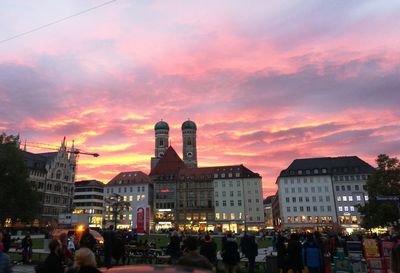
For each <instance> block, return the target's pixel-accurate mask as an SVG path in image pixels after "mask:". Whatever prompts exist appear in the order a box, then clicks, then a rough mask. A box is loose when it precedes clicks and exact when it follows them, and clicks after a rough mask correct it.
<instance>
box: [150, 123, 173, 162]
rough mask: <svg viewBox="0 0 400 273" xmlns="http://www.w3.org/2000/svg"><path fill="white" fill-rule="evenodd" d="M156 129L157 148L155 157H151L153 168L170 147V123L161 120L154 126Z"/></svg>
mask: <svg viewBox="0 0 400 273" xmlns="http://www.w3.org/2000/svg"><path fill="white" fill-rule="evenodd" d="M154 131H155V137H156V141H155V149H154V157H153V158H151V169H153V168H154V167H155V166H156V165H157V163H158V161H159V160H160V159H161V158H162V157H163V156H164V154H165V151H166V150H167V149H168V141H169V126H168V123H166V122H165V121H163V120H161V121H159V122H157V123H156V125H155V126H154Z"/></svg>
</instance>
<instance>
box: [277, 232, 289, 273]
mask: <svg viewBox="0 0 400 273" xmlns="http://www.w3.org/2000/svg"><path fill="white" fill-rule="evenodd" d="M276 251H277V253H278V257H277V258H278V268H279V271H280V270H282V272H283V273H286V272H287V270H288V266H287V262H288V261H287V250H286V246H285V237H283V236H282V235H280V234H278V236H277V238H276Z"/></svg>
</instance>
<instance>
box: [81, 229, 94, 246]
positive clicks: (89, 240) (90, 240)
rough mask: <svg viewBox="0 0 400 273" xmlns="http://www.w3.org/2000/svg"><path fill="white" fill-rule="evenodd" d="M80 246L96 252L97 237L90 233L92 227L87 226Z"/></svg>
mask: <svg viewBox="0 0 400 273" xmlns="http://www.w3.org/2000/svg"><path fill="white" fill-rule="evenodd" d="M79 247H86V248H89V249H90V250H91V251H93V252H94V250H95V248H96V239H95V238H94V237H93V235H92V234H90V229H89V228H86V229H85V231H84V232H83V234H82V237H81V240H80V241H79Z"/></svg>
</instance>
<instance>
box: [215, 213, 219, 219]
mask: <svg viewBox="0 0 400 273" xmlns="http://www.w3.org/2000/svg"><path fill="white" fill-rule="evenodd" d="M215 220H219V212H217V213H215Z"/></svg>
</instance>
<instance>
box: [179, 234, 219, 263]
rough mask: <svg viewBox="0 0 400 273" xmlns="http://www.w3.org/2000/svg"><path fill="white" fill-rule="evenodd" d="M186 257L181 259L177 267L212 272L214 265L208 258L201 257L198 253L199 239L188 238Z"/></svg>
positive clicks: (185, 242)
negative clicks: (188, 267) (182, 266)
mask: <svg viewBox="0 0 400 273" xmlns="http://www.w3.org/2000/svg"><path fill="white" fill-rule="evenodd" d="M183 246H184V255H183V256H182V257H180V258H179V260H178V262H177V263H176V264H177V265H184V266H190V267H196V268H203V269H209V270H211V269H212V268H213V266H212V264H211V263H210V262H209V261H208V259H207V258H206V257H204V256H203V255H200V254H199V252H198V251H197V239H196V238H195V237H188V238H187V239H186V240H185V241H184V243H183Z"/></svg>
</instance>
